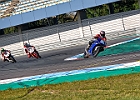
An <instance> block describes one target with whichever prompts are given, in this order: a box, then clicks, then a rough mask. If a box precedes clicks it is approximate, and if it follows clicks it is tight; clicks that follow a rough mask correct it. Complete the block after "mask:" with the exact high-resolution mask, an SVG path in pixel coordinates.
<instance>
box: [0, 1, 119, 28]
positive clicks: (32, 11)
mask: <svg viewBox="0 0 140 100" xmlns="http://www.w3.org/2000/svg"><path fill="white" fill-rule="evenodd" d="M116 1H120V0H2V1H0V29H4V28H8V27H12V26H17V25H21V24H25V23H29V22H33V21H37V20H40V19H43V18H48V17H52V16H56V15H60V14H64V13H69V12H73V11H78V10H82V9H86V8H90V7H95V6H99V5H102V4H109V3H112V2H116ZM1 23H3V24H2V25H1Z"/></svg>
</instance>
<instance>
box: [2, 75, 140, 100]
mask: <svg viewBox="0 0 140 100" xmlns="http://www.w3.org/2000/svg"><path fill="white" fill-rule="evenodd" d="M139 94H140V73H137V74H128V75H120V76H110V77H101V78H97V79H91V80H86V81H76V82H70V83H61V84H53V85H43V86H37V87H31V88H23V89H14V90H12V89H8V90H5V91H0V100H140V95H139Z"/></svg>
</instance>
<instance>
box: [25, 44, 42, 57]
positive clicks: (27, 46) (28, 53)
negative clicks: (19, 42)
mask: <svg viewBox="0 0 140 100" xmlns="http://www.w3.org/2000/svg"><path fill="white" fill-rule="evenodd" d="M29 47H33V48H34V50H35V52H36V53H37V54H38V56H39V58H41V56H40V55H39V53H38V51H37V50H36V49H35V47H34V46H31V45H30V44H28V43H24V50H25V52H26V54H27V56H28V58H30V57H31V54H30V52H29V51H28V48H29Z"/></svg>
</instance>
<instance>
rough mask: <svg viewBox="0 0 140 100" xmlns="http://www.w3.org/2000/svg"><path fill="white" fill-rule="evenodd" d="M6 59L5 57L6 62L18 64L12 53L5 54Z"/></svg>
mask: <svg viewBox="0 0 140 100" xmlns="http://www.w3.org/2000/svg"><path fill="white" fill-rule="evenodd" d="M4 57H5V61H8V62H12V63H16V62H17V61H16V60H15V58H14V57H13V56H12V54H11V52H10V51H6V52H4Z"/></svg>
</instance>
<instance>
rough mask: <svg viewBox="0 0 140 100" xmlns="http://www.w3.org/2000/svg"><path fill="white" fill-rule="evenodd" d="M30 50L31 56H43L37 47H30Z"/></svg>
mask: <svg viewBox="0 0 140 100" xmlns="http://www.w3.org/2000/svg"><path fill="white" fill-rule="evenodd" d="M28 52H29V53H30V55H31V57H34V58H37V59H38V58H41V56H40V55H39V53H38V52H37V51H36V49H35V48H34V47H28Z"/></svg>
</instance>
